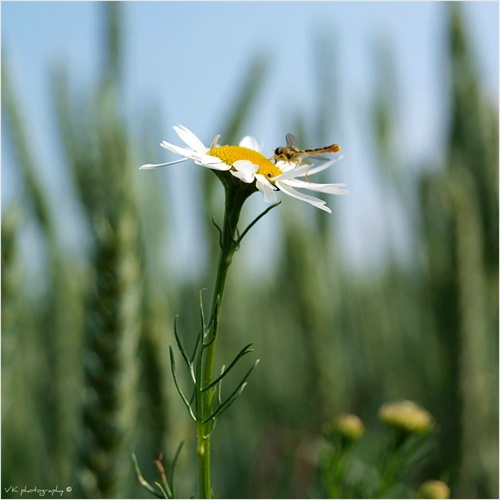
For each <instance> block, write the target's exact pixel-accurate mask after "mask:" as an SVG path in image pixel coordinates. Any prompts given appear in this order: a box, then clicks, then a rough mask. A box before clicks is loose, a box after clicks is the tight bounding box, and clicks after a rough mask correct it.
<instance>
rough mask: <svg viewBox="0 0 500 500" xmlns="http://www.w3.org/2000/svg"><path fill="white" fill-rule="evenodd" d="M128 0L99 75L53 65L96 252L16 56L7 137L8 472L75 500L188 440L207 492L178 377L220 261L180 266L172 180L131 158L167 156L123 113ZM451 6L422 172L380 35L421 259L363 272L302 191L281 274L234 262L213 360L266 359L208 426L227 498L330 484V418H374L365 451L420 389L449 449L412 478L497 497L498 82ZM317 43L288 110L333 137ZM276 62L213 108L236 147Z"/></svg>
mask: <svg viewBox="0 0 500 500" xmlns="http://www.w3.org/2000/svg"><path fill="white" fill-rule="evenodd" d="M120 9H121V7H120V4H119V3H114V2H109V3H106V4H104V5H103V19H104V20H105V22H104V23H103V25H104V26H105V29H104V33H105V37H104V38H103V39H104V41H105V42H104V43H103V51H104V53H105V54H106V57H105V64H104V65H103V71H102V75H101V79H100V83H99V85H98V86H97V87H96V88H95V89H94V90H93V91H92V92H89V93H88V95H82V94H81V93H78V92H75V91H74V89H73V88H72V85H71V84H70V78H69V75H68V74H67V72H66V70H65V69H64V68H60V69H59V70H58V71H56V72H55V73H54V79H53V81H54V85H53V89H54V94H53V95H54V100H53V108H54V115H55V116H56V118H57V126H58V130H59V135H60V142H61V144H62V146H63V148H64V152H65V157H66V164H67V169H68V171H69V172H70V174H71V178H72V181H73V185H72V187H71V189H72V190H74V196H75V198H76V200H77V202H78V204H79V206H80V208H81V217H82V225H83V227H84V228H85V232H86V234H87V239H86V241H88V244H87V245H86V246H85V247H84V248H83V250H82V253H81V255H80V256H75V255H74V254H69V253H68V252H66V251H65V247H64V244H63V243H64V236H63V234H64V233H63V231H62V229H61V227H59V225H58V219H57V217H55V211H56V210H61V209H62V208H61V207H57V206H56V203H55V202H54V200H52V199H50V197H49V196H48V194H47V192H46V190H45V188H44V184H43V182H41V177H42V176H43V167H42V166H41V165H39V164H38V162H37V156H36V154H35V151H33V149H32V145H31V143H30V140H29V136H30V130H29V124H28V122H27V121H26V117H23V116H20V112H19V106H18V103H19V101H20V100H21V99H22V97H23V96H22V95H18V94H16V92H15V82H13V81H11V80H10V78H9V71H8V67H9V61H8V57H7V58H4V67H3V68H2V90H3V92H2V119H3V123H4V127H5V128H4V134H5V136H4V141H5V142H8V144H9V146H10V147H11V148H12V150H13V151H15V155H16V164H17V166H18V168H19V171H20V173H21V175H22V186H23V189H22V195H21V196H20V197H18V198H16V199H15V200H13V201H12V202H11V203H10V204H9V205H8V206H6V207H5V208H4V210H3V214H2V430H3V432H2V458H3V460H2V483H3V484H2V488H4V487H8V485H11V484H20V485H24V484H28V485H30V484H31V485H35V484H36V485H38V487H50V486H51V485H52V486H53V485H56V484H57V485H59V487H60V488H62V487H64V486H67V485H71V486H72V487H73V493H72V494H73V495H74V496H75V497H79V496H82V497H87V498H100V497H110V498H111V497H142V496H144V494H145V492H143V490H142V489H141V488H140V486H139V485H138V484H137V481H136V479H135V477H134V474H133V469H132V464H131V460H130V454H131V452H133V451H135V452H136V453H137V456H138V460H139V463H140V464H141V468H142V471H143V473H144V475H145V476H147V477H150V478H151V477H154V476H155V475H156V470H155V468H154V465H153V460H154V459H156V458H157V457H158V456H159V454H160V453H163V454H164V455H165V457H166V462H167V464H168V463H169V460H171V459H172V457H173V454H174V453H175V449H176V448H177V446H178V444H179V442H180V441H182V440H183V439H186V440H187V446H185V450H184V452H183V454H182V456H181V458H180V462H179V465H178V471H179V472H178V477H177V483H178V485H177V487H178V490H179V491H181V492H183V495H184V496H186V497H189V496H191V494H193V493H194V494H196V491H197V485H196V477H197V474H196V467H195V463H194V461H193V459H194V449H195V442H194V441H195V435H194V432H193V429H192V428H191V427H190V422H189V421H188V417H187V415H186V414H185V409H184V408H183V405H182V404H181V402H180V401H179V400H178V399H177V396H176V394H175V393H174V388H173V383H172V379H171V375H170V371H169V361H168V356H167V349H168V345H169V344H171V343H173V329H172V326H173V320H174V316H175V314H177V313H180V326H181V331H182V332H183V335H184V336H185V337H186V339H189V338H190V335H192V336H194V333H195V332H196V331H197V328H198V321H199V318H198V305H197V301H198V295H199V291H200V289H201V288H203V287H207V288H210V286H211V283H212V281H213V276H212V275H211V274H210V273H209V272H207V273H205V274H206V275H203V276H200V277H199V279H196V280H193V279H186V280H183V279H182V278H181V277H179V276H172V275H170V274H171V273H169V271H168V269H167V267H166V266H165V265H164V252H165V250H164V248H162V247H161V242H162V241H163V239H162V237H161V235H162V234H163V233H162V231H167V232H168V230H169V227H170V226H171V224H173V221H172V220H170V218H169V214H168V211H167V204H166V201H165V198H164V193H163V192H162V190H161V187H159V186H158V185H157V184H155V181H154V178H153V176H150V175H148V174H147V173H146V174H145V173H139V172H138V170H137V168H138V166H139V165H140V164H141V163H144V162H145V161H147V159H148V158H152V157H154V154H153V153H152V151H153V147H155V146H153V145H152V144H153V142H154V141H153V140H152V139H151V137H152V135H151V133H150V132H151V129H149V128H148V129H147V130H146V129H145V130H144V131H143V133H141V134H139V135H138V134H136V133H132V132H131V130H129V126H128V124H127V121H126V120H125V118H124V116H122V112H121V110H120V99H121V92H122V91H123V89H122V88H121V85H122V81H121V62H122V53H121V51H122V47H123V38H124V37H126V33H122V22H121V10H120ZM447 9H448V13H449V15H448V17H447V25H446V26H443V36H445V37H446V39H447V50H446V54H445V58H446V67H447V75H448V82H447V88H446V95H443V99H447V100H448V101H449V116H448V123H447V130H448V132H447V140H446V144H445V147H444V149H443V151H442V153H441V155H440V158H441V159H442V161H440V162H439V164H434V165H421V168H419V169H417V170H415V169H411V168H408V164H407V159H405V158H404V157H401V156H400V152H399V151H398V148H397V134H396V131H397V126H398V125H397V121H398V115H399V112H400V110H399V109H398V99H397V97H396V96H397V91H398V74H397V72H396V71H395V68H394V66H393V64H392V55H391V51H390V47H386V46H382V45H376V46H375V49H374V52H373V56H374V60H375V62H376V64H375V67H376V71H377V75H378V85H377V88H376V92H375V99H374V101H373V102H372V103H371V109H369V110H368V116H369V117H370V118H371V122H370V124H369V125H370V126H371V131H372V134H373V141H374V144H376V145H377V149H376V153H377V156H378V159H379V161H378V165H379V171H378V173H377V174H378V176H379V178H380V179H381V180H382V181H383V182H384V184H385V186H386V187H385V189H386V192H387V198H388V199H389V198H391V199H394V200H395V205H389V204H388V205H387V207H386V209H387V210H391V209H393V207H394V206H396V207H397V210H400V211H401V212H402V213H403V214H404V215H405V218H406V220H407V222H408V226H409V234H410V236H411V238H412V241H413V246H414V258H412V259H411V260H410V262H405V263H403V262H401V259H396V258H392V257H393V256H392V255H391V245H390V242H389V244H388V245H387V249H388V250H387V258H386V259H385V260H384V262H383V263H381V264H377V266H376V267H375V266H374V267H373V268H372V269H368V270H366V271H364V272H363V273H359V272H357V271H356V270H355V269H354V270H353V269H352V268H350V266H347V265H346V262H345V258H346V256H345V255H342V252H341V251H340V249H339V246H340V245H339V237H338V234H337V230H336V227H337V222H338V221H336V220H335V210H334V215H333V216H331V217H327V216H325V215H324V214H323V213H320V211H314V210H308V207H304V205H303V204H301V203H290V204H289V205H288V206H287V208H286V210H285V209H284V208H283V207H280V208H278V209H276V210H275V211H274V212H273V217H275V218H276V224H277V226H279V228H280V229H279V231H278V234H279V241H280V253H279V257H278V259H277V265H276V266H275V267H274V268H273V270H272V271H270V272H269V273H268V274H267V275H266V276H265V279H264V278H263V279H253V276H252V275H253V272H252V270H251V269H249V268H248V266H245V263H244V261H243V260H242V259H239V258H238V257H239V256H238V255H237V257H236V259H235V262H234V264H233V267H232V271H231V273H230V281H229V283H228V289H227V290H228V293H227V296H226V304H225V306H224V309H225V311H224V312H225V315H223V320H222V321H223V324H222V330H221V331H222V338H221V341H220V342H219V350H220V351H219V358H218V359H219V360H220V362H221V363H222V362H223V361H222V360H228V359H230V358H231V357H232V356H233V355H234V354H235V353H236V352H237V351H238V350H239V349H240V348H241V347H242V346H243V345H244V344H245V343H247V342H248V341H249V340H255V341H256V351H257V356H258V357H259V358H261V360H262V362H261V363H260V365H259V367H258V369H257V370H256V371H255V372H254V374H253V375H252V378H251V380H250V384H249V386H248V388H247V390H246V391H245V392H244V394H243V397H242V398H241V399H240V400H239V401H238V404H237V405H235V406H234V407H233V408H231V410H230V411H229V412H228V413H227V414H225V415H224V417H223V421H222V422H221V423H219V426H218V427H217V429H216V431H215V434H214V441H213V453H214V459H213V464H214V466H213V469H214V471H213V473H214V485H215V488H216V493H217V495H218V496H220V497H237V498H246V497H249V498H261V497H285V498H286V497H288V498H302V497H307V496H311V495H313V496H314V495H315V491H317V490H316V489H315V482H316V472H315V471H316V469H317V465H318V459H319V449H320V447H321V439H322V429H323V428H324V425H325V423H327V422H329V421H330V420H331V419H332V418H333V417H334V416H335V415H337V414H339V413H342V412H351V413H355V414H357V415H358V416H360V417H361V418H362V419H363V421H364V422H365V426H366V427H367V429H368V431H367V438H366V439H365V444H364V445H362V446H361V448H360V454H361V455H362V456H367V457H369V456H372V455H373V454H374V450H375V449H376V446H377V440H378V436H379V435H380V433H381V431H382V429H381V425H380V423H378V421H377V411H378V408H379V407H380V405H381V404H382V403H384V402H386V401H390V400H395V399H413V400H416V401H418V402H419V403H420V404H421V405H422V406H424V407H425V408H427V409H428V410H429V411H430V412H431V413H432V415H433V416H434V418H435V421H436V423H437V426H438V432H437V437H436V446H435V453H434V454H433V455H432V458H431V459H430V460H429V461H427V462H426V464H425V466H424V467H422V468H420V469H419V470H418V473H416V474H415V477H413V478H412V480H413V481H415V487H416V485H418V483H419V482H422V481H423V480H426V479H432V478H436V479H444V480H446V481H447V482H448V484H449V485H450V488H451V491H452V495H453V496H454V497H469V498H498V170H497V168H498V109H497V103H495V102H492V101H491V100H489V98H488V97H487V95H486V93H485V92H484V91H483V86H482V82H481V79H480V77H479V73H478V70H477V68H476V65H475V62H476V61H475V58H474V54H473V53H472V52H471V46H470V43H469V38H468V35H467V33H466V32H465V28H464V22H463V15H462V12H461V8H460V5H456V4H450V5H449V6H447ZM316 53H317V57H318V60H324V59H325V58H328V60H331V61H332V64H330V65H318V67H319V68H322V71H318V74H317V75H316V78H317V82H318V87H317V89H318V108H317V112H316V118H315V121H314V122H313V123H310V122H309V120H308V119H307V118H306V117H304V116H301V115H300V114H297V116H295V117H294V118H293V120H294V123H284V124H283V130H284V131H288V130H294V131H295V133H296V135H298V136H300V137H301V138H303V139H302V140H303V143H304V144H309V143H311V144H313V143H314V144H316V143H317V144H319V143H321V140H324V142H325V143H326V142H328V140H327V138H328V137H329V133H330V131H331V128H332V127H339V126H341V123H337V122H336V123H332V117H331V116H330V115H329V114H327V113H326V112H325V111H324V110H325V109H327V106H323V105H322V103H323V104H324V102H326V100H328V99H332V96H333V99H335V95H336V94H335V92H334V89H335V85H336V83H335V82H336V79H337V75H336V74H335V71H334V68H335V58H336V51H335V49H334V48H333V46H332V44H331V41H329V40H328V38H326V37H323V38H320V39H318V40H317V43H316ZM7 56H8V54H7ZM269 63H270V61H268V60H267V59H265V58H263V57H261V56H259V55H256V57H255V59H254V60H253V63H251V65H250V67H249V70H248V76H247V79H246V82H244V85H243V86H242V88H241V89H240V91H239V93H236V94H235V98H234V99H235V101H234V107H233V109H234V115H233V116H232V117H231V118H230V119H229V120H228V122H227V123H223V124H217V125H218V127H219V128H217V130H221V131H223V140H224V142H225V143H232V142H234V141H236V140H238V138H239V137H240V136H241V134H242V130H243V128H242V125H243V124H244V123H245V120H246V119H247V116H248V114H249V112H250V111H251V109H252V106H253V103H254V101H255V99H256V96H257V95H258V93H259V89H260V88H261V86H262V85H263V84H264V82H265V80H266V72H267V68H268V64H269ZM326 68H330V69H329V70H326ZM332 105H333V106H335V103H332ZM336 120H337V121H339V119H338V118H337V119H336ZM316 139H317V140H316ZM352 168H355V166H352ZM200 170H201V169H200ZM199 177H200V179H201V182H202V191H201V193H202V195H203V196H202V200H201V202H200V203H199V205H195V209H196V210H198V211H199V213H198V214H197V215H196V216H197V217H198V220H199V221H202V222H201V224H206V228H205V231H204V234H205V237H206V240H205V241H203V242H201V245H202V248H203V249H204V254H205V255H204V258H205V259H206V261H207V262H215V252H216V251H217V247H216V241H217V238H216V233H215V230H214V229H213V227H212V225H211V218H212V216H213V215H214V214H215V215H216V217H219V218H220V216H221V206H220V201H221V195H222V189H221V186H220V185H219V184H218V181H217V180H216V177H215V176H213V175H211V174H209V173H207V172H206V171H203V172H201V171H200V172H199ZM351 188H352V189H355V186H351ZM334 203H335V201H333V200H331V201H330V202H329V204H330V205H333V204H334ZM28 226H29V227H31V228H35V231H36V234H37V240H36V241H37V245H38V251H39V252H40V254H41V255H42V256H43V262H44V265H43V266H42V269H43V273H41V274H40V275H39V276H37V281H36V282H33V280H32V277H31V275H30V274H29V271H28V270H27V261H26V259H27V258H29V256H28V257H27V255H26V253H25V252H22V250H21V238H22V235H23V232H24V231H25V229H26V227H28ZM168 258H169V259H175V255H170V256H169V257H168ZM262 258H264V259H265V258H266V256H265V255H263V256H262ZM209 293H210V290H209V291H208V292H207V294H209ZM3 492H4V495H5V490H3Z"/></svg>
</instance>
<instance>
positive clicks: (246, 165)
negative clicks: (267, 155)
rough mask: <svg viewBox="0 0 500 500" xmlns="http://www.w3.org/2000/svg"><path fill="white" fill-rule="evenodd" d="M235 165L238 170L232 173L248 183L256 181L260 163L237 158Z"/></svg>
mask: <svg viewBox="0 0 500 500" xmlns="http://www.w3.org/2000/svg"><path fill="white" fill-rule="evenodd" d="M233 167H234V168H235V169H236V172H232V174H233V175H234V176H235V177H238V178H239V179H241V180H242V181H243V182H246V183H247V184H250V183H251V182H253V181H254V179H255V175H254V174H255V172H257V170H259V167H258V165H255V164H254V163H252V162H251V161H249V160H236V161H235V162H234V163H233Z"/></svg>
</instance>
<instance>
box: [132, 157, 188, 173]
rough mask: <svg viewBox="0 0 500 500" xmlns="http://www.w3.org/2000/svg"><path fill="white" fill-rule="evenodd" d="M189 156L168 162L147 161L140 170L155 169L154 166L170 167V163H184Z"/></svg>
mask: <svg viewBox="0 0 500 500" xmlns="http://www.w3.org/2000/svg"><path fill="white" fill-rule="evenodd" d="M188 159H189V158H181V159H180V160H174V161H169V162H168V163H157V164H152V163H147V164H146V165H141V166H140V167H139V170H153V169H154V168H160V167H168V166H169V165H175V164H176V163H182V162H183V161H187V160H188Z"/></svg>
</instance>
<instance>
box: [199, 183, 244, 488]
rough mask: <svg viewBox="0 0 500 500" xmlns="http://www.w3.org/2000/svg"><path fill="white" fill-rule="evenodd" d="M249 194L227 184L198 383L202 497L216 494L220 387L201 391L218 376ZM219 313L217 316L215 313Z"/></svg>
mask: <svg viewBox="0 0 500 500" xmlns="http://www.w3.org/2000/svg"><path fill="white" fill-rule="evenodd" d="M247 196H248V195H241V194H240V193H239V192H238V191H237V190H233V189H230V188H229V187H227V188H226V204H225V213H224V225H223V228H222V234H221V238H220V247H221V253H220V257H219V266H218V269H217V277H216V280H215V286H214V291H213V296H212V303H211V306H210V318H213V319H214V321H213V322H212V327H211V329H210V331H208V332H207V333H206V335H205V339H214V340H213V342H211V343H210V345H209V346H208V347H207V348H206V349H204V351H203V352H204V359H203V361H202V365H201V367H200V368H201V377H200V378H199V379H198V380H201V385H199V386H198V387H197V397H196V420H197V423H196V432H197V436H198V448H197V453H198V463H199V477H200V496H201V498H212V487H211V480H210V451H211V450H210V445H211V443H210V434H211V431H212V429H213V425H214V422H213V421H209V422H207V421H206V420H207V419H208V417H209V416H210V415H211V414H212V408H213V401H214V398H215V394H216V390H217V387H216V386H214V387H213V388H211V389H208V390H206V391H203V392H202V391H201V389H202V388H203V387H207V386H208V385H209V384H210V383H211V382H212V381H213V380H214V366H215V352H216V347H217V329H218V325H219V317H220V313H221V306H222V298H223V296H224V288H225V285H226V278H227V272H228V269H229V266H230V265H231V261H232V259H233V254H234V252H235V251H236V249H237V246H238V244H237V241H236V240H237V235H238V234H237V224H238V219H239V217H240V212H241V207H242V206H243V202H244V201H245V199H246V198H247ZM214 315H216V317H214Z"/></svg>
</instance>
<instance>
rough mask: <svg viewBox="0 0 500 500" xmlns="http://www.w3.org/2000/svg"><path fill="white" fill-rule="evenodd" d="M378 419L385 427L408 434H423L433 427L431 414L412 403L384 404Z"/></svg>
mask: <svg viewBox="0 0 500 500" xmlns="http://www.w3.org/2000/svg"><path fill="white" fill-rule="evenodd" d="M379 418H380V420H381V421H382V422H384V423H385V424H386V425H388V426H390V427H393V428H395V429H399V430H401V431H404V432H407V433H409V434H412V433H416V434H423V433H426V432H428V431H430V430H431V429H432V427H433V426H434V422H433V419H432V416H431V414H430V413H429V412H428V411H427V410H424V409H423V408H421V407H420V406H418V405H417V404H416V403H414V402H413V401H397V402H395V403H386V404H384V405H382V406H381V408H380V410H379Z"/></svg>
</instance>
